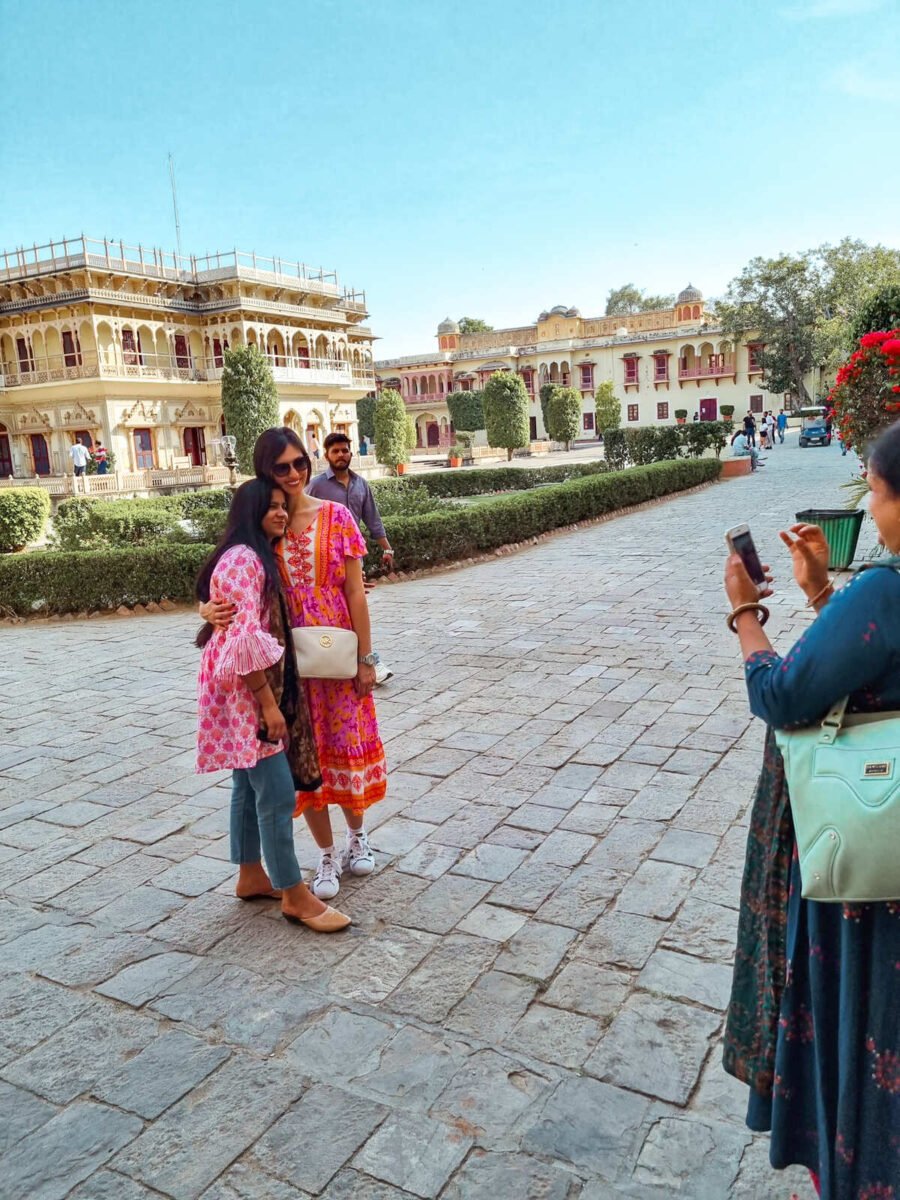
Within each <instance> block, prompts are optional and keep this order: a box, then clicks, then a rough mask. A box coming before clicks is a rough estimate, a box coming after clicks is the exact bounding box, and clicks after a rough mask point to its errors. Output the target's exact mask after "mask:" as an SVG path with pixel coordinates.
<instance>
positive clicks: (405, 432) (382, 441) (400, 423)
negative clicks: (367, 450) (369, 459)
mask: <svg viewBox="0 0 900 1200" xmlns="http://www.w3.org/2000/svg"><path fill="white" fill-rule="evenodd" d="M408 438H409V426H408V422H407V412H406V405H405V404H404V403H403V397H402V396H401V395H400V393H399V392H397V391H394V389H393V388H384V389H383V390H382V392H381V394H380V395H379V396H378V397H377V398H376V400H375V455H376V457H377V459H378V461H379V462H380V463H382V464H383V466H385V467H390V468H391V469H392V470H396V469H397V467H399V465H400V464H401V463H405V462H408V461H409V449H408Z"/></svg>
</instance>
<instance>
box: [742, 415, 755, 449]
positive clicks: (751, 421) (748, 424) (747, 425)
mask: <svg viewBox="0 0 900 1200" xmlns="http://www.w3.org/2000/svg"><path fill="white" fill-rule="evenodd" d="M744 433H745V434H746V435H747V441H748V442H749V443H750V445H751V446H755V445H756V419H755V418H754V416H753V413H752V412H748V413H747V415H746V417H744Z"/></svg>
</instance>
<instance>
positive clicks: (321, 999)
mask: <svg viewBox="0 0 900 1200" xmlns="http://www.w3.org/2000/svg"><path fill="white" fill-rule="evenodd" d="M850 474H851V460H850V459H849V458H846V459H842V458H841V456H840V454H839V453H838V452H837V450H836V449H831V450H828V449H815V448H811V449H807V450H799V449H797V448H796V446H785V447H782V448H779V449H778V450H776V451H774V452H773V453H771V454H770V455H769V463H768V465H767V467H766V468H765V470H764V471H762V472H761V473H760V474H758V475H755V476H753V477H750V478H742V479H737V480H734V481H731V482H729V483H725V484H716V485H713V486H712V487H710V488H708V489H706V490H704V491H702V492H699V493H695V494H693V495H690V496H684V497H680V498H675V499H672V500H669V501H667V502H665V503H662V504H660V505H658V506H656V507H652V508H648V509H645V510H643V511H640V512H637V513H634V514H631V515H627V516H623V517H619V518H616V519H614V520H612V521H609V522H607V523H604V524H600V525H595V526H592V527H589V528H585V529H582V530H580V531H576V532H574V533H568V534H564V535H560V536H557V537H554V538H552V539H550V540H548V541H547V542H545V543H543V544H541V545H539V546H537V547H535V548H533V549H531V550H528V551H526V552H523V553H521V554H518V555H515V556H511V557H503V558H498V560H497V561H496V562H489V563H485V564H483V565H479V566H475V567H470V568H465V569H461V570H455V571H449V572H446V573H443V574H439V575H435V576H432V577H430V578H426V579H422V580H419V581H416V582H412V583H406V584H402V585H399V586H396V587H385V588H383V589H380V590H378V591H376V593H375V594H374V596H373V611H374V623H375V629H376V631H377V644H378V645H379V647H380V649H381V651H382V653H383V655H384V657H385V659H386V660H387V661H389V662H390V663H391V665H392V666H393V667H394V668H395V670H396V672H397V675H396V677H395V678H394V680H392V681H391V683H390V684H389V685H388V686H387V687H386V688H384V689H382V690H381V691H380V692H379V695H378V707H379V715H380V720H381V723H382V728H383V732H384V735H385V740H386V742H387V745H388V752H389V758H390V762H391V767H392V774H391V785H390V792H389V797H388V799H387V800H386V801H385V802H384V803H383V804H382V805H380V806H379V810H378V811H377V812H373V814H372V820H371V828H372V841H373V844H374V846H375V847H376V848H377V851H378V861H379V870H378V873H377V874H376V875H375V876H374V877H373V878H370V879H369V880H367V881H351V882H349V883H348V884H346V886H345V887H344V889H343V891H342V893H341V897H340V903H341V906H342V907H345V908H346V909H347V910H348V911H349V912H350V913H352V915H353V917H354V920H355V922H356V924H355V925H354V927H353V929H352V930H351V931H349V932H348V933H346V934H341V935H338V936H334V937H323V936H316V935H314V934H312V933H309V932H307V931H305V930H298V929H297V928H295V927H293V926H290V925H288V924H287V923H286V922H284V921H282V920H281V919H280V918H279V916H278V912H277V907H276V906H274V905H268V904H241V903H239V902H238V901H236V900H234V899H233V898H232V896H231V894H230V889H231V887H232V877H233V870H232V867H231V865H230V864H229V862H228V844H227V836H226V830H227V809H228V795H229V792H228V781H227V778H224V777H222V778H219V777H212V776H196V775H194V774H193V741H194V698H193V697H194V678H195V668H196V660H197V655H196V652H195V651H194V650H193V648H192V646H191V636H192V633H193V631H194V630H195V628H196V620H195V618H194V617H193V616H191V615H189V614H186V613H184V612H181V613H174V614H170V615H165V616H155V617H145V618H133V619H128V620H126V619H109V620H106V619H104V620H95V621H90V622H73V623H43V624H31V625H27V626H22V627H11V628H7V629H5V630H3V631H2V633H0V645H2V658H0V671H2V685H3V686H2V699H0V719H2V724H3V738H2V748H0V787H2V801H0V827H2V828H0V863H2V887H3V899H2V900H0V908H2V924H0V942H2V948H0V1155H2V1156H3V1157H2V1158H0V1179H2V1180H3V1184H2V1193H3V1196H4V1197H5V1200H26V1198H27V1200H57V1198H62V1197H71V1200H150V1198H151V1197H159V1196H163V1197H174V1198H175V1200H193V1198H195V1197H202V1198H203V1200H304V1198H308V1197H313V1196H316V1197H323V1198H325V1200H344V1198H349V1197H351V1196H352V1197H354V1198H355V1200H388V1198H394V1197H396V1198H400V1197H423V1198H429V1197H440V1198H441V1200H485V1198H488V1197H489V1198H490V1200H513V1198H515V1200H519V1198H537V1197H540V1198H542V1200H576V1198H580V1200H605V1198H606V1197H609V1196H622V1197H631V1198H632V1200H651V1198H657V1200H659V1198H663V1197H666V1198H667V1197H672V1196H684V1197H689V1198H690V1200H707V1198H709V1200H722V1198H723V1197H734V1198H736V1200H746V1198H751V1197H752V1198H760V1200H762V1198H768V1197H775V1198H779V1200H787V1196H788V1194H789V1192H790V1191H791V1190H792V1189H793V1188H797V1189H798V1191H799V1192H800V1194H801V1195H802V1196H810V1195H811V1192H810V1190H809V1185H808V1182H807V1181H806V1177H805V1173H804V1172H801V1171H792V1172H787V1173H784V1174H782V1175H775V1174H774V1173H773V1172H771V1171H770V1170H769V1168H768V1163H767V1149H766V1144H765V1139H763V1138H752V1137H751V1135H750V1134H749V1132H748V1131H747V1130H746V1129H745V1127H744V1125H743V1121H742V1114H743V1106H744V1103H745V1094H744V1089H743V1088H742V1087H741V1086H740V1085H738V1084H736V1083H735V1082H734V1081H732V1080H730V1079H729V1078H728V1077H727V1076H725V1075H724V1073H723V1072H722V1070H721V1067H720V1046H719V1036H720V1030H721V1025H722V1018H723V1010H724V1008H725V1005H726V1002H727V998H728V989H729V979H730V971H729V965H728V964H729V961H730V958H731V954H732V947H733V939H734V932H735V922H736V905H737V901H738V888H739V881H740V873H741V863H742V857H743V852H744V838H745V823H746V820H747V807H748V803H749V801H750V798H751V793H752V789H753V784H754V780H755V777H756V774H757V770H758V766H759V757H760V747H761V733H762V731H761V728H760V726H759V724H758V723H757V722H752V723H751V720H750V718H749V716H748V712H747V706H746V701H745V695H744V689H743V683H742V675H741V670H740V662H739V657H738V653H737V645H736V643H735V641H734V640H733V639H732V638H731V637H730V635H728V634H727V632H726V630H725V627H724V624H723V621H722V613H723V610H724V600H723V595H722V590H721V582H720V581H721V573H722V563H723V553H724V548H723V543H722V533H723V530H724V529H725V528H726V527H728V526H730V525H732V524H735V523H737V522H738V521H740V520H743V519H747V520H749V521H750V523H751V525H752V528H753V530H754V533H755V534H756V536H757V541H758V544H759V546H760V549H761V551H762V552H763V554H764V556H765V557H769V556H771V557H772V559H773V561H775V562H777V563H778V566H779V571H778V574H779V576H780V577H781V579H782V580H784V581H785V582H786V581H787V575H788V574H789V571H788V568H787V563H786V559H787V554H786V552H782V551H780V550H779V549H778V548H777V547H778V544H777V542H776V539H775V531H776V530H777V529H778V528H779V527H780V526H783V525H785V524H787V523H789V522H790V521H791V520H792V518H793V513H794V511H795V510H796V509H798V508H802V507H806V506H809V505H810V504H813V505H823V504H824V505H835V504H837V503H840V501H841V495H840V493H839V490H838V484H839V483H840V482H841V481H843V480H844V479H846V478H848V477H849V475H850ZM807 620H808V616H807V615H806V614H805V613H804V612H803V610H802V608H801V607H800V603H799V593H798V592H797V591H796V590H795V589H794V588H793V584H790V586H789V587H787V588H786V589H785V591H784V592H783V593H780V594H779V596H778V597H777V598H776V600H775V601H774V603H773V617H772V621H771V623H770V630H772V631H773V635H774V639H775V641H776V643H777V644H779V645H781V646H782V647H786V646H787V645H788V643H789V641H790V639H791V637H792V636H793V635H794V634H795V633H796V632H797V631H798V630H799V629H800V628H802V627H803V626H804V625H805V624H806V622H807ZM297 838H298V847H299V849H300V851H301V854H302V858H303V861H304V862H305V863H307V864H309V863H311V862H312V854H311V852H310V841H309V838H308V835H307V834H306V831H305V828H304V827H302V826H300V827H298V830H297Z"/></svg>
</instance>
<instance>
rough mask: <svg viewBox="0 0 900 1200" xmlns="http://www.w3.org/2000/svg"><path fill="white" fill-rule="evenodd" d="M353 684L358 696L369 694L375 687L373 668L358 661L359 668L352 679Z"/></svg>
mask: <svg viewBox="0 0 900 1200" xmlns="http://www.w3.org/2000/svg"><path fill="white" fill-rule="evenodd" d="M353 686H354V687H355V688H356V694H357V696H359V697H360V698H362V697H363V696H371V694H372V692H373V691H374V688H375V668H374V667H370V666H369V665H368V664H367V663H360V664H359V670H358V671H357V672H356V678H355V679H354V680H353Z"/></svg>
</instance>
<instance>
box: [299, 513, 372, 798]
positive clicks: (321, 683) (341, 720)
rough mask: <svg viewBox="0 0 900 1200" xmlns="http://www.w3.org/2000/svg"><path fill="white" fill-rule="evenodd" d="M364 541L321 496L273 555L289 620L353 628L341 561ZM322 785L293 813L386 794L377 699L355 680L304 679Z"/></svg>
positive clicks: (356, 553)
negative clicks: (306, 521)
mask: <svg viewBox="0 0 900 1200" xmlns="http://www.w3.org/2000/svg"><path fill="white" fill-rule="evenodd" d="M365 553H366V543H365V541H364V540H363V537H362V535H361V534H360V532H359V529H358V528H357V526H356V522H355V521H354V520H353V517H352V516H351V514H350V512H349V511H348V510H347V509H346V508H344V506H343V505H342V504H333V503H331V501H328V500H325V501H323V503H322V507H321V508H320V509H319V511H318V512H317V514H316V517H315V519H314V520H313V522H312V524H311V525H310V526H309V527H308V528H307V529H305V530H304V531H303V532H302V533H299V534H298V533H293V532H292V531H290V530H288V532H287V534H286V535H285V537H284V538H283V539H282V541H281V543H280V545H279V549H278V554H279V561H280V563H281V567H282V581H283V583H284V589H285V594H286V596H287V602H288V611H289V613H290V617H291V625H293V626H297V625H335V626H339V627H340V628H341V629H352V627H353V626H352V623H351V621H350V610H349V609H348V607H347V600H346V597H345V596H344V581H345V579H346V577H347V569H346V565H345V560H346V559H348V558H363V557H364V556H365ZM303 683H304V686H305V688H306V695H307V698H308V701H309V714H310V717H311V719H312V725H313V733H314V735H315V739H316V749H317V750H318V753H319V765H320V767H321V770H322V786H321V788H319V790H318V791H316V792H300V793H298V797H297V807H296V809H295V815H297V816H299V814H300V813H302V812H303V810H304V809H305V808H315V809H322V808H324V807H325V806H326V805H327V804H340V805H342V806H343V807H344V808H348V809H350V811H351V812H354V813H361V812H363V810H364V809H366V808H368V807H369V805H371V804H374V803H375V802H376V801H378V800H381V799H383V797H384V795H385V792H386V791H387V766H386V763H385V758H384V747H383V746H382V744H381V738H380V737H379V736H378V722H377V721H376V718H375V701H374V700H373V699H372V697H371V696H365V697H363V698H362V699H361V698H360V697H359V696H357V694H356V689H355V688H354V686H353V680H352V679H305V680H304V681H303Z"/></svg>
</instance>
